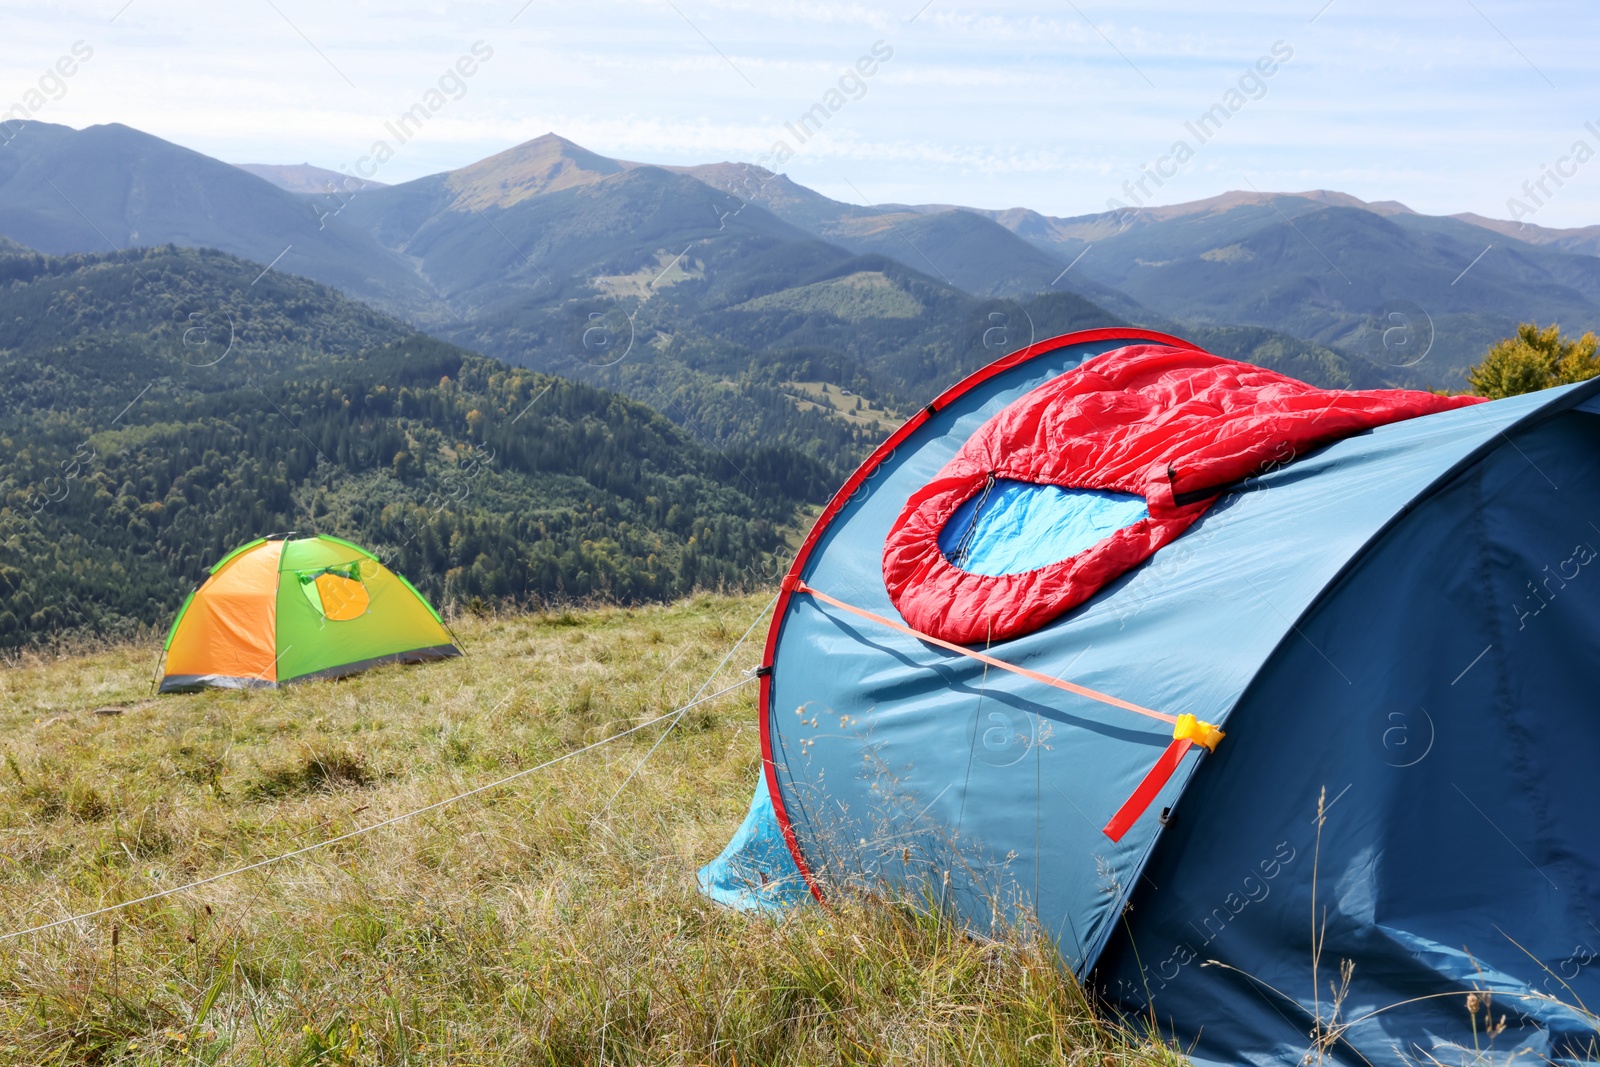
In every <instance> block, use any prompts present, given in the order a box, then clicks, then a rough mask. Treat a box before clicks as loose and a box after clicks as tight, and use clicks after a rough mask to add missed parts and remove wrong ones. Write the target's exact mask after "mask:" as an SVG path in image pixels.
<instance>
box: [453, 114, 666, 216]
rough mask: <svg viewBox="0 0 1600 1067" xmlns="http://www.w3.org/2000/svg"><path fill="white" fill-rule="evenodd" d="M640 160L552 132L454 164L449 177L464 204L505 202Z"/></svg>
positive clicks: (589, 179)
mask: <svg viewBox="0 0 1600 1067" xmlns="http://www.w3.org/2000/svg"><path fill="white" fill-rule="evenodd" d="M636 166H640V164H636V163H624V162H621V161H620V160H615V159H610V158H608V157H606V156H602V155H600V154H599V153H597V152H591V151H589V150H588V149H587V148H584V147H583V146H582V145H580V144H576V143H574V142H572V141H569V140H567V139H566V138H565V137H562V136H560V135H559V134H555V133H547V134H544V135H542V136H539V137H535V138H534V139H533V140H531V141H524V142H523V143H522V144H519V145H515V146H513V147H511V148H508V149H506V150H505V151H504V152H499V153H496V154H495V155H492V156H489V157H488V158H487V159H480V160H479V161H478V162H476V163H472V164H469V165H467V166H465V167H462V168H461V169H460V170H453V171H451V172H450V173H449V174H448V175H446V178H445V182H446V185H447V186H448V187H449V189H450V190H451V191H452V192H454V193H455V194H456V203H457V204H458V205H461V206H463V207H470V208H475V209H476V208H486V207H499V208H506V207H510V206H511V205H513V204H516V203H519V202H521V201H523V200H527V199H529V198H530V197H535V196H543V195H544V194H546V193H558V192H560V191H561V190H563V189H572V188H575V187H577V186H580V185H590V184H592V183H594V182H597V181H599V180H601V179H602V178H609V177H610V176H611V175H613V174H620V173H621V172H622V171H624V170H629V169H631V168H632V167H636Z"/></svg>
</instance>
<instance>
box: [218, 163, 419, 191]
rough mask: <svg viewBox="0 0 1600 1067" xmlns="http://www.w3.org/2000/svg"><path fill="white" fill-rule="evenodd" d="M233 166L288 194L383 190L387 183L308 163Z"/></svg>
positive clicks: (241, 164)
mask: <svg viewBox="0 0 1600 1067" xmlns="http://www.w3.org/2000/svg"><path fill="white" fill-rule="evenodd" d="M234 166H235V167H238V168H239V169H240V170H242V171H244V172H245V173H247V174H254V175H255V176H256V177H257V178H262V179H264V180H266V181H269V182H271V183H272V184H273V185H276V186H277V187H278V188H279V189H286V190H288V191H289V192H291V193H308V194H320V193H331V192H356V191H359V190H361V189H383V188H385V187H387V185H388V183H387V182H375V181H372V180H371V179H369V178H357V177H356V176H355V175H353V174H341V173H340V172H339V171H336V170H329V169H328V168H327V167H318V166H314V165H312V164H310V163H235V164H234Z"/></svg>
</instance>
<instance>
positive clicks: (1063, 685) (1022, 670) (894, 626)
mask: <svg viewBox="0 0 1600 1067" xmlns="http://www.w3.org/2000/svg"><path fill="white" fill-rule="evenodd" d="M794 588H795V591H796V592H800V593H808V594H810V595H811V596H813V597H816V598H817V599H818V600H820V601H822V602H823V603H824V604H832V605H833V606H834V607H836V608H838V609H839V610H840V611H848V612H849V613H850V614H852V615H859V616H860V617H861V618H863V619H868V620H870V621H872V622H875V623H877V624H878V625H880V626H887V627H889V629H891V630H898V631H900V632H901V633H903V634H906V635H907V636H910V637H915V638H916V639H917V640H918V641H926V642H927V643H928V644H930V645H937V646H938V647H939V648H942V649H945V650H946V651H948V652H955V653H958V654H960V655H963V656H968V657H970V658H972V659H975V660H978V661H980V662H982V663H987V664H988V665H989V666H991V667H998V668H1000V669H1001V670H1003V671H1010V672H1011V673H1013V674H1020V675H1022V676H1023V677H1024V678H1031V679H1033V680H1034V681H1036V682H1041V683H1043V684H1044V685H1049V686H1054V687H1055V688H1057V689H1065V690H1066V691H1067V692H1069V693H1074V694H1076V695H1077V696H1080V697H1088V698H1089V699H1090V700H1098V701H1099V702H1100V703H1102V704H1110V705H1111V706H1112V707H1114V708H1121V709H1122V710H1124V711H1131V712H1133V713H1134V714H1136V715H1144V716H1146V717H1148V718H1151V719H1159V720H1160V721H1162V722H1165V723H1172V724H1174V725H1176V724H1177V722H1178V717H1177V716H1176V715H1168V714H1166V713H1165V712H1161V711H1153V710H1151V709H1150V708H1142V707H1140V706H1139V705H1138V704H1130V703H1128V701H1126V700H1119V699H1118V698H1116V697H1114V696H1109V695H1107V694H1105V693H1101V692H1097V691H1095V690H1093V689H1089V688H1086V687H1085V686H1081V685H1076V684H1074V683H1072V682H1068V681H1063V680H1062V679H1060V678H1052V677H1050V676H1049V675H1048V674H1040V673H1039V672H1038V671H1030V670H1028V668H1026V667H1018V666H1017V665H1016V664H1015V663H1007V662H1006V661H1005V660H1001V659H995V658H994V657H993V656H986V655H984V654H983V653H982V652H974V651H973V650H972V649H970V648H966V647H965V646H962V645H957V644H953V643H952V642H949V641H941V640H939V638H937V637H932V636H930V635H928V634H925V633H923V632H921V631H920V630H913V629H912V628H911V627H909V626H907V625H905V624H904V623H899V622H895V621H894V620H893V619H886V618H884V617H883V616H882V615H875V614H873V613H872V612H870V611H867V610H866V609H864V608H858V607H856V606H855V605H854V604H846V603H845V602H844V601H842V600H838V599H835V598H834V597H831V596H829V595H828V594H827V593H824V592H822V591H821V590H818V589H813V588H811V587H810V586H809V585H807V584H806V583H804V582H798V581H797V582H796V583H795V586H794Z"/></svg>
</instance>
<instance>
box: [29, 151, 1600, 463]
mask: <svg viewBox="0 0 1600 1067" xmlns="http://www.w3.org/2000/svg"><path fill="white" fill-rule="evenodd" d="M0 156H3V158H0V234H3V235H4V236H6V237H9V238H12V239H13V240H15V241H18V242H20V243H22V244H24V245H27V246H30V247H32V248H36V249H39V250H41V251H45V252H51V253H65V252H86V251H110V250H113V249H126V248H129V247H137V246H148V245H159V244H175V245H179V246H187V247H210V248H216V249H219V250H222V251H226V252H228V253H230V254H234V255H238V256H241V257H243V258H247V259H250V260H252V261H255V262H258V263H261V264H263V265H267V264H272V265H273V266H274V269H276V270H279V271H283V272H287V273H294V274H300V275H303V276H305V277H308V278H312V279H314V280H317V281H320V282H323V283H324V284H327V285H330V286H333V287H335V288H337V289H339V290H341V291H343V292H345V293H346V294H348V295H351V296H354V297H356V298H358V299H360V300H363V301H365V302H368V303H370V304H373V305H374V306H376V307H379V308H382V309H384V310H386V311H389V312H391V313H394V314H396V315H398V316H400V317H402V318H404V319H406V320H407V321H409V322H411V323H412V324H413V325H415V326H416V327H418V328H420V329H423V330H426V331H428V332H430V333H432V334H434V335H436V336H439V337H442V338H445V339H448V340H451V341H453V342H455V343H458V344H462V345H465V346H466V347H469V348H473V349H476V350H478V351H482V352H484V353H486V354H490V355H494V356H498V357H500V358H503V359H506V360H508V361H510V362H513V363H518V364H522V365H526V366H529V367H533V368H537V369H541V370H547V371H554V372H557V373H562V374H566V375H569V376H573V377H579V378H585V379H588V380H591V381H594V382H596V383H598V384H604V385H608V386H612V387H616V388H620V389H623V390H624V391H626V392H628V393H629V394H630V395H633V396H635V397H636V398H639V399H642V400H644V401H645V402H646V403H650V404H652V405H653V406H656V407H657V408H659V409H660V410H662V411H665V412H668V413H669V415H670V416H671V417H672V418H673V419H674V420H675V421H679V422H680V423H682V424H683V425H685V426H690V425H695V426H697V427H699V429H698V431H697V432H702V433H703V435H704V437H705V440H706V441H707V442H708V443H711V444H718V445H720V444H722V443H724V442H732V443H749V441H751V440H754V439H756V438H757V437H760V438H763V439H770V438H771V435H773V434H776V435H778V436H779V437H782V438H783V439H785V440H789V441H791V442H795V443H801V442H805V441H811V442H814V443H816V447H817V448H819V449H821V450H824V451H828V450H837V449H840V448H844V449H846V450H848V449H849V447H850V444H849V440H848V439H849V438H850V437H851V436H852V435H851V434H850V433H846V432H844V431H846V430H851V429H853V428H852V427H848V426H844V425H839V424H838V423H839V421H840V420H838V419H831V420H822V421H823V422H831V423H834V424H835V425H831V426H829V425H819V424H818V420H817V419H806V418H798V416H804V415H805V414H806V410H805V408H804V404H803V403H802V402H800V401H796V400H793V399H787V400H786V399H783V398H782V397H778V396H775V395H774V392H776V393H786V394H789V395H790V396H791V397H792V396H794V395H797V392H796V389H795V388H792V387H790V386H787V385H784V384H783V383H785V382H794V381H798V380H801V379H798V378H796V375H797V374H801V373H813V372H815V371H816V368H818V367H820V366H822V365H824V364H826V365H829V366H832V367H833V368H834V369H836V370H839V371H840V372H842V373H845V374H848V376H849V382H848V386H849V387H851V388H853V389H855V390H857V391H861V392H865V393H866V394H867V395H868V396H869V398H870V399H871V400H872V401H874V402H875V403H878V404H879V405H880V406H881V408H882V410H883V411H885V412H886V413H888V412H893V411H896V410H901V409H904V408H906V407H908V406H910V405H914V404H917V403H920V402H923V401H924V400H925V399H926V397H927V396H928V395H930V394H931V393H932V392H934V391H936V390H937V389H938V388H939V387H941V386H942V385H943V384H946V383H947V382H948V380H949V377H950V375H951V374H954V373H959V372H960V371H961V370H963V369H966V368H969V367H970V366H973V365H976V364H977V363H979V362H982V361H983V360H984V359H985V358H986V357H992V356H993V355H995V354H996V353H995V352H993V351H992V350H990V349H989V348H986V347H984V346H983V345H981V344H979V345H977V346H976V347H974V344H973V338H982V337H984V336H988V337H990V338H991V339H994V338H996V337H999V336H1001V335H1004V336H1005V339H1006V341H1007V342H1009V341H1011V340H1014V339H1016V338H1017V337H1025V335H1026V334H1027V333H1028V331H1029V330H1030V329H1031V330H1033V331H1034V332H1035V333H1036V332H1037V331H1038V330H1039V329H1044V328H1047V327H1043V326H1041V325H1040V324H1039V323H1038V322H1036V321H1032V322H1031V326H1030V321H1031V320H1032V318H1033V314H1032V312H1031V311H1030V310H1027V309H1026V305H1028V304H1030V302H1032V301H1035V300H1037V299H1039V298H1040V297H1041V296H1042V295H1045V294H1056V295H1061V294H1066V295H1070V296H1075V297H1076V298H1078V299H1080V300H1081V301H1084V302H1086V305H1087V306H1086V305H1076V307H1077V311H1076V312H1075V314H1074V316H1073V318H1074V319H1075V320H1076V321H1082V322H1089V321H1091V320H1093V321H1099V322H1103V323H1110V322H1118V321H1121V322H1132V323H1136V324H1140V325H1149V326H1153V327H1156V328H1165V329H1170V330H1176V331H1178V332H1185V331H1189V332H1193V330H1194V329H1195V328H1197V327H1206V326H1215V327H1242V326H1248V327H1254V328H1257V329H1260V330H1266V331H1271V332H1272V333H1273V334H1281V335H1285V336H1284V337H1283V338H1279V337H1274V338H1273V342H1272V343H1273V344H1274V345H1275V346H1278V347H1280V348H1281V347H1284V346H1288V347H1291V348H1295V347H1297V348H1298V350H1299V351H1300V352H1301V353H1302V354H1305V353H1314V354H1315V359H1314V360H1313V362H1316V363H1319V364H1328V365H1338V366H1340V367H1341V368H1342V369H1343V372H1344V373H1343V377H1347V378H1349V379H1350V380H1359V381H1379V382H1380V383H1381V382H1388V383H1392V384H1425V385H1432V386H1439V387H1452V386H1459V385H1460V383H1461V381H1462V372H1463V369H1464V368H1465V367H1466V366H1467V365H1469V364H1470V363H1471V362H1474V361H1475V360H1476V359H1477V358H1479V357H1480V356H1481V354H1482V351H1483V350H1484V348H1485V347H1486V346H1487V344H1488V343H1489V342H1491V341H1492V340H1494V339H1495V338H1498V337H1500V336H1504V335H1506V334H1507V333H1509V332H1510V331H1511V330H1512V329H1513V328H1514V327H1515V325H1516V324H1517V322H1519V321H1525V320H1530V319H1537V320H1539V321H1542V322H1549V321H1558V322H1561V323H1562V324H1563V325H1564V326H1566V327H1567V328H1568V329H1579V330H1581V329H1583V328H1587V327H1589V326H1591V325H1593V319H1592V318H1591V311H1590V309H1591V308H1592V307H1593V306H1594V303H1595V298H1596V297H1597V296H1600V258H1597V256H1596V255H1594V254H1593V253H1595V252H1596V251H1600V227H1590V228H1586V229H1582V230H1554V229H1546V228H1540V227H1534V226H1522V227H1518V226H1516V225H1515V224H1512V223H1501V222H1496V221H1494V220H1487V219H1482V218H1478V217H1476V216H1466V215H1463V216H1454V217H1439V216H1427V215H1421V214H1418V213H1416V212H1414V211H1411V210H1410V209H1408V208H1406V207H1405V206H1404V205H1401V204H1398V203H1395V202H1392V201H1386V202H1373V203H1367V202H1363V201H1360V200H1357V199H1356V198H1354V197H1350V196H1347V195H1344V194H1339V193H1330V192H1309V193H1293V194H1279V193H1269V194H1258V193H1229V194H1225V195H1223V196H1219V197H1213V198H1211V199H1209V200H1203V201H1199V202H1196V203H1192V204H1183V205H1177V206H1171V207H1159V208H1147V209H1138V210H1130V211H1124V212H1116V213H1097V214H1089V215H1083V216H1077V217H1072V218H1060V217H1052V216H1047V215H1043V214H1040V213H1038V212H1033V211H1030V210H1027V209H1021V208H1018V209H1011V210H980V209H976V208H968V207H959V206H951V205H857V204H847V203H843V202H840V201H836V200H833V199H830V198H828V197H826V196H823V195H821V194H820V193H817V192H815V191H813V190H810V189H807V188H805V187H804V186H801V185H799V184H798V183H795V182H793V181H791V180H790V179H789V178H787V177H785V176H783V175H778V174H773V173H771V172H769V171H765V170H762V169H761V168H759V167H755V166H753V165H750V164H740V163H713V164H706V165H702V166H689V167H678V166H672V167H658V166H651V165H648V164H643V163H639V162H634V161H629V160H621V159H614V158H610V157H607V156H603V155H600V154H598V153H595V152H592V151H589V150H587V149H585V148H583V147H581V146H579V145H576V144H574V143H572V142H570V141H568V140H565V139H563V138H561V137H558V136H555V135H553V134H549V135H545V136H543V137H539V138H535V139H534V140H532V141H529V142H526V143H524V144H521V145H517V146H515V147H513V148H510V149H508V150H506V151H504V152H501V153H499V154H497V155H494V156H491V157H489V158H487V159H484V160H480V161H479V162H477V163H473V164H471V165H469V166H466V167H462V168H460V169H458V170H454V171H449V172H446V173H442V174H437V175H432V176H429V177H425V178H420V179H417V180H414V181H410V182H405V183H402V184H399V185H394V186H381V185H378V184H375V183H361V182H359V181H358V180H356V179H354V178H350V177H349V176H346V175H340V174H336V173H335V172H331V171H322V170H320V169H318V168H314V167H310V165H309V164H302V165H297V166H288V167H279V166H272V165H259V164H253V165H247V166H244V167H235V166H231V165H229V164H225V163H223V162H221V161H219V160H215V159H211V158H209V157H206V156H204V155H202V154H200V153H196V152H192V151H190V150H188V149H185V148H182V147H181V146H178V145H174V144H171V143H169V142H166V141H163V140H161V139H159V138H156V137H152V136H150V135H148V134H144V133H141V132H139V131H136V130H133V129H131V128H128V127H125V126H119V125H108V126H97V127H90V128H88V129H85V130H72V129H69V128H67V127H64V126H54V125H50V124H45V123H37V122H32V123H27V124H26V126H25V128H23V129H22V130H21V131H20V132H19V133H18V134H17V135H16V136H15V137H14V138H13V140H12V142H11V144H10V146H9V149H8V151H7V152H6V153H4V154H0ZM329 183H334V188H333V189H332V190H331V191H328V189H329ZM318 185H320V186H321V188H322V189H323V190H324V191H321V192H315V191H312V192H308V191H306V190H307V189H308V187H311V188H316V187H317V186H318ZM863 294H871V299H866V298H864V296H863ZM997 301H998V302H999V303H998V304H995V302H997ZM834 302H838V303H837V306H834ZM991 304H995V306H993V307H991V306H990V305H991ZM912 308H915V309H917V310H916V311H915V312H912V311H911V310H910V309H912ZM995 315H999V316H1000V317H1001V318H1003V319H1005V320H1007V323H1008V326H1007V327H1006V328H1004V329H1001V330H999V331H998V332H996V331H994V330H993V327H992V323H994V322H996V321H998V320H996V319H993V318H992V316H995ZM1047 317H1048V316H1047ZM980 327H981V328H980ZM1048 328H1054V327H1048ZM1252 336H1254V335H1252ZM1221 354H1226V355H1234V356H1240V357H1242V358H1250V355H1251V350H1249V349H1246V350H1243V351H1239V350H1234V351H1226V352H1223V353H1221ZM619 355H620V358H619ZM1338 357H1342V360H1341V359H1339V358H1338ZM804 365H810V366H812V368H813V370H812V371H804ZM773 372H775V373H773ZM818 373H820V372H818ZM1336 377H1337V376H1336ZM757 379H759V381H758V380H757ZM840 384H846V383H840ZM1319 384H1331V382H1324V383H1319ZM802 391H803V390H802ZM730 405H731V406H732V409H733V410H728V409H729V406H730ZM780 408H787V409H788V410H787V411H781V410H780ZM855 436H860V435H859V434H856V435H855ZM858 444H859V442H858Z"/></svg>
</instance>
